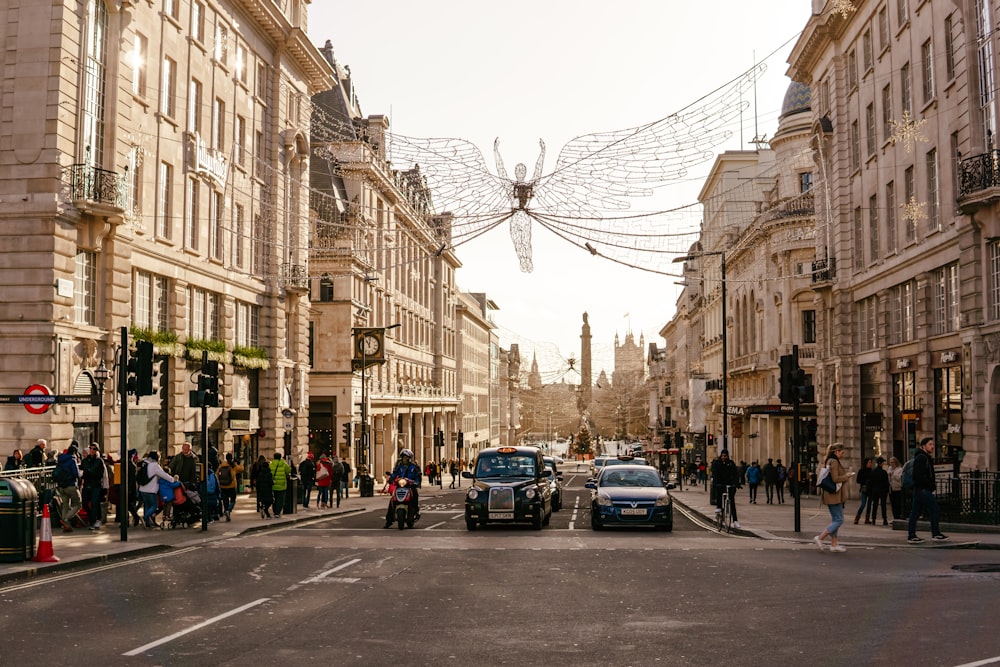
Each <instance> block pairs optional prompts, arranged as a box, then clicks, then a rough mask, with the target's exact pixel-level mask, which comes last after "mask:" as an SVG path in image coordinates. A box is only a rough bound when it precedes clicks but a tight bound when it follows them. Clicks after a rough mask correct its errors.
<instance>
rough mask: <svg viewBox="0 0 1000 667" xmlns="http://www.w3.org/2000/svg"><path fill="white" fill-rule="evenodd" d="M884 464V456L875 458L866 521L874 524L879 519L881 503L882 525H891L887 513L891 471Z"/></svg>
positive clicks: (870, 478) (870, 480)
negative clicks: (886, 502) (886, 504)
mask: <svg viewBox="0 0 1000 667" xmlns="http://www.w3.org/2000/svg"><path fill="white" fill-rule="evenodd" d="M884 465H885V459H884V458H882V457H881V456H880V457H878V458H877V459H875V467H874V468H873V469H872V473H871V476H870V477H869V478H868V515H867V517H866V520H865V523H870V524H872V525H873V526H874V525H875V523H876V521H877V520H878V508H879V505H881V506H882V525H883V526H888V525H889V519H888V517H887V516H886V514H885V501H886V498H888V497H889V473H888V471H886V469H885V468H883V467H882V466H884Z"/></svg>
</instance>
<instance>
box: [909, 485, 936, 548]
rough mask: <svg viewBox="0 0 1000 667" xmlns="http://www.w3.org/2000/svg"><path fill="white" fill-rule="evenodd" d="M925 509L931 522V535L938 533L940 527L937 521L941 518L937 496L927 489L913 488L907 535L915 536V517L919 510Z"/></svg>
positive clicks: (919, 512)
mask: <svg viewBox="0 0 1000 667" xmlns="http://www.w3.org/2000/svg"><path fill="white" fill-rule="evenodd" d="M924 511H926V513H927V518H928V519H930V522H931V536H934V535H940V534H941V529H940V527H939V526H938V521H939V520H940V519H941V507H940V506H939V505H938V501H937V496H935V495H934V492H933V491H931V490H929V489H914V490H913V509H911V510H910V523H909V525H908V526H907V536H908V537H915V536H916V534H917V519H919V518H920V514H921V512H924Z"/></svg>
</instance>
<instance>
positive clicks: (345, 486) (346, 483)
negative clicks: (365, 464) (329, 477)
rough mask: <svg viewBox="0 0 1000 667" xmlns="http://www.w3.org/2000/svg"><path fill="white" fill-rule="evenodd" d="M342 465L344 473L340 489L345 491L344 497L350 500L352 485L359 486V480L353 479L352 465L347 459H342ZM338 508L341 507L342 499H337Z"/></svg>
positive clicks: (341, 477)
mask: <svg viewBox="0 0 1000 667" xmlns="http://www.w3.org/2000/svg"><path fill="white" fill-rule="evenodd" d="M340 465H342V466H344V472H343V474H342V475H341V476H340V487H341V489H342V490H343V491H344V497H345V498H348V497H350V495H351V494H350V488H351V483H352V482H353V483H354V484H357V483H358V480H357V479H354V480H352V479H351V464H350V463H349V462H348V460H347V459H341V461H340ZM337 507H340V498H337Z"/></svg>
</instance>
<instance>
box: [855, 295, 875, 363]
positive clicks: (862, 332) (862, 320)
mask: <svg viewBox="0 0 1000 667" xmlns="http://www.w3.org/2000/svg"><path fill="white" fill-rule="evenodd" d="M877 312H878V297H874V296H870V297H868V298H867V299H862V300H861V301H859V302H858V332H859V336H858V345H859V351H860V352H864V351H866V350H874V349H875V348H876V347H877V345H878V322H877V321H876V313H877Z"/></svg>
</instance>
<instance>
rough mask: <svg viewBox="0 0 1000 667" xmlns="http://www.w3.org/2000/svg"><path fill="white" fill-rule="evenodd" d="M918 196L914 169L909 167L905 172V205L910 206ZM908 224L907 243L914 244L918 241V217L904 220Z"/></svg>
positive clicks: (912, 216)
mask: <svg viewBox="0 0 1000 667" xmlns="http://www.w3.org/2000/svg"><path fill="white" fill-rule="evenodd" d="M916 196H917V191H916V186H915V184H914V182H913V167H907V168H906V170H905V171H904V172H903V203H904V204H909V203H911V202H913V201H915V198H916ZM903 222H905V223H906V242H907V243H913V242H914V241H916V240H917V216H915V215H911V216H909V217H907V218H905V219H904V220H903Z"/></svg>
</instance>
